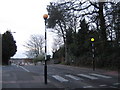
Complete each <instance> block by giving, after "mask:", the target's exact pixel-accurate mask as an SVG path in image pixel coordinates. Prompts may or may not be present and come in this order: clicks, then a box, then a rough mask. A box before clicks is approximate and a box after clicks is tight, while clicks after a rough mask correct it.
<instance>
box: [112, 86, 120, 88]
mask: <svg viewBox="0 0 120 90" xmlns="http://www.w3.org/2000/svg"><path fill="white" fill-rule="evenodd" d="M110 87H111V88H118V87H114V86H110Z"/></svg>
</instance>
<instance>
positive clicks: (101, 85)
mask: <svg viewBox="0 0 120 90" xmlns="http://www.w3.org/2000/svg"><path fill="white" fill-rule="evenodd" d="M99 86H100V87H105V86H107V85H105V84H103V85H99Z"/></svg>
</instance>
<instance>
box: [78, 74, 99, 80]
mask: <svg viewBox="0 0 120 90" xmlns="http://www.w3.org/2000/svg"><path fill="white" fill-rule="evenodd" d="M78 75H79V76H82V77H85V78H89V79H92V80H94V79H98V78H97V77H93V76H90V75H85V74H78Z"/></svg>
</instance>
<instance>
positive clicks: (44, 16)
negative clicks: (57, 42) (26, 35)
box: [43, 14, 48, 84]
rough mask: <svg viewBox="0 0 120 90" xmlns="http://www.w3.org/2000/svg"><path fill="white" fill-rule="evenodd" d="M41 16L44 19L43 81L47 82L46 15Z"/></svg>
mask: <svg viewBox="0 0 120 90" xmlns="http://www.w3.org/2000/svg"><path fill="white" fill-rule="evenodd" d="M43 18H44V20H45V65H44V82H45V84H47V31H46V23H47V18H48V15H47V14H44V15H43Z"/></svg>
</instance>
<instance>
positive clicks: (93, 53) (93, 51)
mask: <svg viewBox="0 0 120 90" xmlns="http://www.w3.org/2000/svg"><path fill="white" fill-rule="evenodd" d="M92 58H93V63H92V64H93V71H95V59H94V58H95V49H94V42H92Z"/></svg>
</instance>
